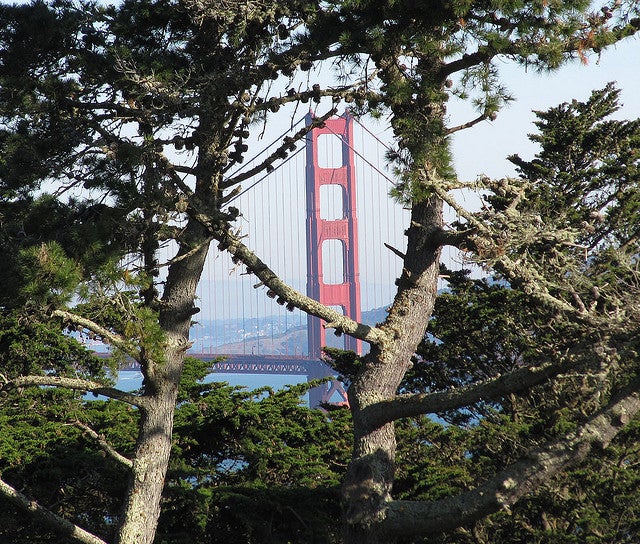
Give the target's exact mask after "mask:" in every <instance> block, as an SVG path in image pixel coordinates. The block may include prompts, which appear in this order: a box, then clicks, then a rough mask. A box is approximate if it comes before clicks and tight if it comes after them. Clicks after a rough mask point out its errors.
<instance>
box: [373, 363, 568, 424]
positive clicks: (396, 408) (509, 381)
mask: <svg viewBox="0 0 640 544" xmlns="http://www.w3.org/2000/svg"><path fill="white" fill-rule="evenodd" d="M572 364H574V363H573V362H571V361H570V362H565V363H562V364H545V365H540V366H537V367H524V368H518V369H516V370H514V371H513V372H509V373H508V374H503V375H501V376H496V377H494V378H490V379H488V380H485V381H483V382H480V383H474V384H471V385H467V386H464V387H460V388H457V389H452V390H449V391H441V392H436V393H420V394H408V395H398V396H396V397H395V398H393V399H389V400H384V401H380V402H376V403H375V404H372V405H370V406H367V407H366V408H364V409H363V410H362V414H363V417H364V419H365V421H366V422H367V425H368V426H369V427H370V428H371V429H374V428H376V427H380V426H382V425H384V424H385V423H390V422H392V421H395V420H398V419H401V418H404V417H414V416H418V415H422V414H433V413H437V412H446V411H448V410H456V409H458V408H463V407H465V406H469V405H471V404H474V403H476V402H480V401H481V400H488V399H497V398H500V397H502V396H504V395H507V394H509V393H517V392H519V391H523V390H525V389H528V388H530V387H533V386H534V385H538V384H540V383H542V382H544V381H546V380H548V379H549V378H552V377H554V376H557V375H558V374H560V373H562V372H565V371H567V370H568V369H569V368H570V367H571V365H572Z"/></svg>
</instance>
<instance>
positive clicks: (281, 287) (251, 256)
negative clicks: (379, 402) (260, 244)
mask: <svg viewBox="0 0 640 544" xmlns="http://www.w3.org/2000/svg"><path fill="white" fill-rule="evenodd" d="M200 220H201V221H202V222H204V224H208V223H209V221H208V218H206V217H201V218H200ZM213 236H214V238H215V239H216V240H218V242H220V243H219V245H218V249H220V250H221V251H224V250H227V251H228V252H229V253H230V254H231V255H232V257H233V260H234V261H236V262H242V263H243V264H244V265H245V266H246V267H247V269H248V270H249V271H250V272H252V273H253V274H255V275H256V276H257V277H258V278H259V279H260V281H261V282H262V284H263V285H265V286H266V287H267V288H268V289H269V291H270V292H268V293H267V294H268V295H269V296H271V297H272V298H276V297H277V299H278V302H280V303H281V304H287V307H288V308H290V309H293V308H294V307H295V308H299V309H300V310H302V311H303V312H306V313H308V314H311V315H313V316H316V317H319V318H320V319H323V320H324V321H326V322H327V325H326V327H328V328H333V329H336V330H337V331H339V332H341V333H344V334H348V335H350V336H353V337H354V338H358V339H360V340H362V341H364V342H368V343H370V344H382V343H385V342H388V341H389V340H390V337H389V335H388V334H387V333H386V332H384V331H383V330H381V329H379V328H377V327H370V326H368V325H363V324H362V323H358V322H357V321H354V320H353V319H351V318H349V317H347V316H345V315H342V314H341V313H338V312H336V311H335V310H332V309H331V308H329V307H328V306H325V305H324V304H321V303H320V302H318V301H317V300H314V299H312V298H311V297H308V296H306V295H303V294H302V293H300V292H299V291H296V290H295V289H293V288H292V287H290V286H289V285H287V284H286V283H285V282H284V281H282V280H281V279H280V278H279V277H278V275H277V274H276V273H275V272H274V271H273V270H271V269H270V268H269V267H268V266H267V265H266V264H265V263H264V262H262V261H261V260H260V258H259V257H258V256H257V255H256V254H255V253H253V251H251V250H250V249H249V248H248V247H247V246H245V245H244V244H243V243H242V242H241V241H240V239H239V238H238V237H237V236H235V235H234V234H233V233H232V232H231V228H230V227H229V226H228V225H227V226H226V227H225V228H223V229H218V230H214V231H213Z"/></svg>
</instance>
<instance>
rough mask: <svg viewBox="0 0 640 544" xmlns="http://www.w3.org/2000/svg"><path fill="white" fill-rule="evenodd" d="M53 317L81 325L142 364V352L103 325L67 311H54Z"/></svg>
mask: <svg viewBox="0 0 640 544" xmlns="http://www.w3.org/2000/svg"><path fill="white" fill-rule="evenodd" d="M51 315H52V316H54V317H61V318H62V319H64V320H65V321H66V322H69V323H73V324H75V325H80V326H81V327H84V328H85V329H87V330H89V331H91V332H94V333H95V334H97V335H98V336H100V338H102V339H103V340H104V341H105V342H107V343H108V344H110V345H112V346H114V347H116V348H118V349H120V350H121V351H123V352H124V353H126V354H127V355H129V356H130V357H132V358H133V359H135V360H136V361H138V362H141V359H142V356H141V354H140V351H139V350H138V349H136V347H135V346H134V345H132V344H131V342H128V341H127V340H126V338H124V337H122V336H120V335H119V334H116V333H114V332H111V331H110V330H109V329H105V328H104V327H102V326H101V325H98V324H97V323H96V322H95V321H91V320H90V319H87V318H86V317H82V316H80V315H77V314H74V313H72V312H67V311H66V310H54V311H53V312H51Z"/></svg>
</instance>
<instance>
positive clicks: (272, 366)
mask: <svg viewBox="0 0 640 544" xmlns="http://www.w3.org/2000/svg"><path fill="white" fill-rule="evenodd" d="M187 356H188V357H195V358H196V359H200V360H201V361H211V369H212V370H213V371H214V372H219V373H221V374H286V375H299V376H313V377H320V375H323V376H324V375H326V374H327V373H326V371H327V370H328V367H327V365H325V364H324V363H323V362H322V361H319V360H318V359H313V358H311V357H302V356H300V355H297V356H295V355H244V354H222V353H190V352H189V353H187ZM138 369H139V366H138V364H137V363H131V364H130V365H128V366H124V367H122V368H121V370H138Z"/></svg>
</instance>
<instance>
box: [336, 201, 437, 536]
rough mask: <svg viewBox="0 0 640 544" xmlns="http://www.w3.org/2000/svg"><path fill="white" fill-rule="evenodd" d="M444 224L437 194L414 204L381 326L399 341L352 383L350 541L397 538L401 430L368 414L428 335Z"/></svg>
mask: <svg viewBox="0 0 640 544" xmlns="http://www.w3.org/2000/svg"><path fill="white" fill-rule="evenodd" d="M441 229H442V202H441V201H440V200H439V199H437V198H435V197H431V198H429V199H427V200H425V201H424V202H422V203H420V204H417V205H416V206H415V207H414V209H413V211H412V221H411V226H410V228H409V229H408V231H407V236H408V248H409V249H408V251H407V255H406V257H405V263H404V269H403V272H402V276H401V277H400V280H399V287H398V294H397V296H396V298H395V300H394V303H393V305H392V306H391V308H390V310H389V316H388V319H387V320H386V322H385V323H384V325H382V326H381V328H383V329H385V330H386V331H387V332H389V333H392V334H391V337H392V338H394V340H391V341H389V342H388V343H386V344H383V345H380V346H375V347H373V348H372V350H371V352H370V353H369V355H368V356H366V357H365V365H364V368H363V370H362V371H361V372H360V373H359V374H358V375H357V376H356V378H355V380H354V382H353V383H352V385H351V386H350V388H349V398H350V403H351V409H352V413H353V425H354V452H353V458H352V462H351V464H350V466H349V469H348V473H347V477H346V479H345V484H344V487H343V501H344V505H343V506H344V516H345V520H344V521H345V541H346V543H347V544H382V543H390V542H393V541H394V537H393V535H390V534H387V533H386V531H385V529H384V519H385V515H386V513H385V508H386V505H387V504H388V502H389V501H390V500H391V489H392V486H393V481H394V464H395V455H396V441H395V431H394V427H393V423H389V424H385V425H383V426H381V427H377V428H376V427H373V426H371V425H369V423H368V413H369V410H371V407H372V406H373V405H375V403H377V402H379V401H382V400H386V399H390V398H393V397H394V396H395V394H396V392H397V389H398V387H399V385H400V382H401V380H402V378H403V377H404V375H405V373H406V371H407V370H408V369H409V368H410V366H411V357H412V356H413V354H414V353H415V350H416V348H417V346H418V343H419V342H420V341H421V340H422V338H423V337H424V333H425V329H426V327H427V323H428V320H429V318H430V316H431V313H432V311H433V307H434V304H435V299H436V291H437V284H438V274H439V258H440V247H439V245H438V243H437V240H438V238H439V236H438V234H439V233H440V232H441ZM367 408H368V410H367V411H366V412H364V410H365V409H367ZM374 409H375V408H374Z"/></svg>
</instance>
